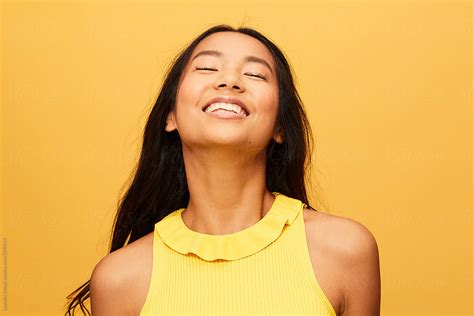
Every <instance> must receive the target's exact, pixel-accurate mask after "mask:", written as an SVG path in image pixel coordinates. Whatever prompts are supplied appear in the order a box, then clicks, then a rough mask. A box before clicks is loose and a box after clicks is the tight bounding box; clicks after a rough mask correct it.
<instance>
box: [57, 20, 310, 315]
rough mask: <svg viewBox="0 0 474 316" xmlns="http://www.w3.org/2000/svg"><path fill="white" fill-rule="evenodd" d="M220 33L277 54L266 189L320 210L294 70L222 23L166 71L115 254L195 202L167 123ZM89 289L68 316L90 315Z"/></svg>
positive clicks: (116, 234) (123, 209)
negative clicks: (204, 49)
mask: <svg viewBox="0 0 474 316" xmlns="http://www.w3.org/2000/svg"><path fill="white" fill-rule="evenodd" d="M216 32H239V33H242V34H246V35H249V36H252V37H254V38H256V39H257V40H259V41H260V42H262V43H263V44H264V45H265V46H266V47H267V48H268V50H269V51H270V52H271V54H272V56H273V59H274V61H275V66H276V75H277V80H278V88H279V108H278V115H277V121H276V124H277V125H278V126H279V127H281V128H282V132H283V143H281V144H279V143H277V142H275V141H274V140H273V139H272V140H270V143H269V144H268V146H267V151H266V154H267V162H266V186H267V189H268V190H270V191H272V192H273V191H277V192H280V193H282V194H284V195H287V196H289V197H293V198H296V199H299V200H301V201H302V202H303V203H305V204H306V205H308V207H310V208H311V209H313V210H315V211H317V209H315V208H314V207H312V206H311V205H310V203H309V201H308V196H307V192H306V188H307V185H309V186H310V187H311V180H310V178H309V177H308V174H309V172H308V171H310V170H309V169H311V156H312V146H313V136H312V132H311V128H310V125H309V121H308V119H307V117H306V113H305V111H304V109H303V105H302V102H301V99H300V96H299V94H298V92H297V90H296V87H295V83H294V80H293V76H292V70H291V67H290V65H289V64H288V62H287V60H286V58H285V56H284V54H283V52H282V51H281V50H280V49H279V48H278V47H277V46H276V45H275V44H274V43H272V42H271V41H270V40H269V39H268V38H267V37H265V36H264V35H262V34H261V33H259V32H258V31H256V30H254V29H252V28H248V27H239V28H233V27H231V26H229V25H225V24H221V25H216V26H213V27H210V28H208V29H207V30H206V31H204V32H203V33H202V34H201V35H199V36H198V37H197V38H196V39H194V40H193V41H192V42H191V43H190V44H189V45H188V46H187V47H186V48H184V49H183V50H182V51H181V52H179V53H178V55H177V56H176V57H175V58H174V60H173V61H172V63H171V65H170V66H169V68H168V70H167V71H166V76H165V79H164V81H163V84H162V87H161V90H160V92H159V94H158V98H157V100H156V102H155V104H154V106H153V108H152V110H151V113H150V115H149V117H148V121H147V123H146V126H145V129H144V133H143V144H142V148H141V153H140V158H139V161H138V163H137V166H136V168H135V169H134V170H133V173H132V177H130V180H129V183H130V184H129V187H128V190H127V191H126V192H125V194H124V195H123V196H122V198H121V199H120V200H119V202H118V210H117V213H116V215H115V219H114V225H113V231H112V236H111V246H110V252H113V251H115V250H117V249H119V248H122V247H124V246H126V245H127V244H129V243H131V242H133V241H135V240H137V239H138V238H140V237H143V236H145V235H146V234H148V233H150V232H152V231H153V229H154V224H155V223H157V222H158V221H160V220H161V219H163V218H164V217H165V216H166V215H168V214H169V213H171V212H172V211H174V210H176V209H178V208H184V207H186V206H187V204H188V202H189V191H188V186H187V182H186V174H185V168H184V161H183V154H182V148H181V140H180V138H179V135H178V133H177V131H176V130H174V131H173V132H166V131H165V126H166V119H167V116H168V113H169V112H170V111H171V110H172V109H173V107H174V104H175V100H176V93H177V89H178V84H179V80H180V77H181V74H182V73H183V70H184V68H185V66H186V64H187V62H188V61H189V58H190V57H191V55H192V53H193V51H194V48H195V47H196V46H197V44H198V43H199V42H200V41H201V40H203V39H204V38H205V37H206V36H208V35H210V34H213V33H216ZM127 239H128V243H127ZM89 285H90V280H88V281H87V282H86V283H84V284H83V285H82V286H80V287H79V288H78V289H76V290H75V291H74V292H72V293H71V294H69V295H68V296H67V298H68V299H71V300H70V302H69V305H68V306H67V311H66V315H72V314H73V313H74V309H75V308H76V307H77V306H78V305H79V306H80V308H81V310H82V312H83V313H84V314H85V311H86V312H87V313H88V314H90V313H89V310H88V309H87V308H86V307H85V306H84V301H85V300H87V299H88V298H89V294H90V292H89ZM66 305H67V304H66ZM71 312H72V313H71Z"/></svg>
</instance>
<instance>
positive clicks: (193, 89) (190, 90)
mask: <svg viewBox="0 0 474 316" xmlns="http://www.w3.org/2000/svg"><path fill="white" fill-rule="evenodd" d="M198 89H199V86H198V85H196V84H195V83H193V82H192V80H190V79H189V77H187V78H184V79H183V81H182V82H181V84H180V86H179V89H178V95H177V96H176V103H177V104H178V105H179V107H180V106H190V105H195V104H196V103H197V102H198V100H197V96H198ZM179 107H178V108H179Z"/></svg>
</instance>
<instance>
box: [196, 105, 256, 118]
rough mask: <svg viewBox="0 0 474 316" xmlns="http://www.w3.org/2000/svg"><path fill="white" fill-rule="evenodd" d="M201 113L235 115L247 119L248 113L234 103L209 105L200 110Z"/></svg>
mask: <svg viewBox="0 0 474 316" xmlns="http://www.w3.org/2000/svg"><path fill="white" fill-rule="evenodd" d="M202 111H203V112H206V113H223V114H226V112H227V114H232V113H233V114H235V115H238V116H240V117H247V116H248V115H249V114H248V112H247V111H246V110H245V109H243V108H242V107H241V106H240V105H238V104H235V103H225V102H216V103H211V104H209V105H207V106H205V107H204V108H203V109H202Z"/></svg>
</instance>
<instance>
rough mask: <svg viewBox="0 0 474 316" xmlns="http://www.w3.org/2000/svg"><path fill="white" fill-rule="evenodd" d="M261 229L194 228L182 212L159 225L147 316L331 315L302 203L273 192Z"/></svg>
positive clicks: (332, 315)
mask: <svg viewBox="0 0 474 316" xmlns="http://www.w3.org/2000/svg"><path fill="white" fill-rule="evenodd" d="M272 193H273V194H274V195H275V200H274V202H273V204H272V206H271V208H270V210H269V211H268V212H267V213H266V214H265V216H264V217H263V218H262V219H261V220H260V221H259V222H257V223H256V224H254V225H253V226H251V227H248V228H246V229H244V230H241V231H239V232H236V233H233V234H227V235H210V234H203V233H199V232H195V231H193V230H191V229H189V228H188V227H187V226H186V225H185V224H184V221H183V220H182V217H181V213H182V212H183V211H184V208H181V209H179V210H176V211H174V212H172V213H170V214H169V215H167V216H166V217H165V218H163V219H162V220H161V221H159V222H158V223H156V224H155V231H154V237H153V267H152V276H151V282H150V287H149V289H148V294H147V297H146V301H145V304H144V306H143V308H142V310H141V312H140V316H145V315H321V316H324V315H327V316H329V315H331V316H336V312H335V311H334V308H333V307H332V305H331V303H330V302H329V300H328V299H327V297H326V295H325V294H324V293H323V291H322V290H321V288H320V286H319V283H318V281H317V279H316V277H315V274H314V271H313V267H312V264H311V258H310V256H309V251H308V246H307V241H306V234H305V226H304V221H303V207H304V206H306V205H305V204H304V203H302V202H301V201H300V200H297V199H294V198H290V197H288V196H285V195H283V194H281V193H278V192H272Z"/></svg>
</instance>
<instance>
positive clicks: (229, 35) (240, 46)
mask: <svg viewBox="0 0 474 316" xmlns="http://www.w3.org/2000/svg"><path fill="white" fill-rule="evenodd" d="M203 50H217V51H220V52H222V53H223V54H222V58H225V59H229V60H232V59H242V58H243V57H245V56H249V55H251V56H256V57H258V58H261V59H264V60H266V61H267V62H268V63H269V64H270V65H271V67H272V68H274V63H273V57H272V54H271V53H270V51H269V50H268V48H267V47H266V46H265V45H264V44H263V43H261V42H260V41H259V40H258V39H256V38H254V37H252V36H250V35H246V34H242V33H237V32H217V33H213V34H211V35H209V36H207V37H205V38H204V39H203V40H202V41H201V42H199V44H198V45H197V46H196V48H195V49H194V51H193V54H192V56H191V60H192V59H193V57H194V56H195V55H197V54H198V53H199V52H200V51H203Z"/></svg>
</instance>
